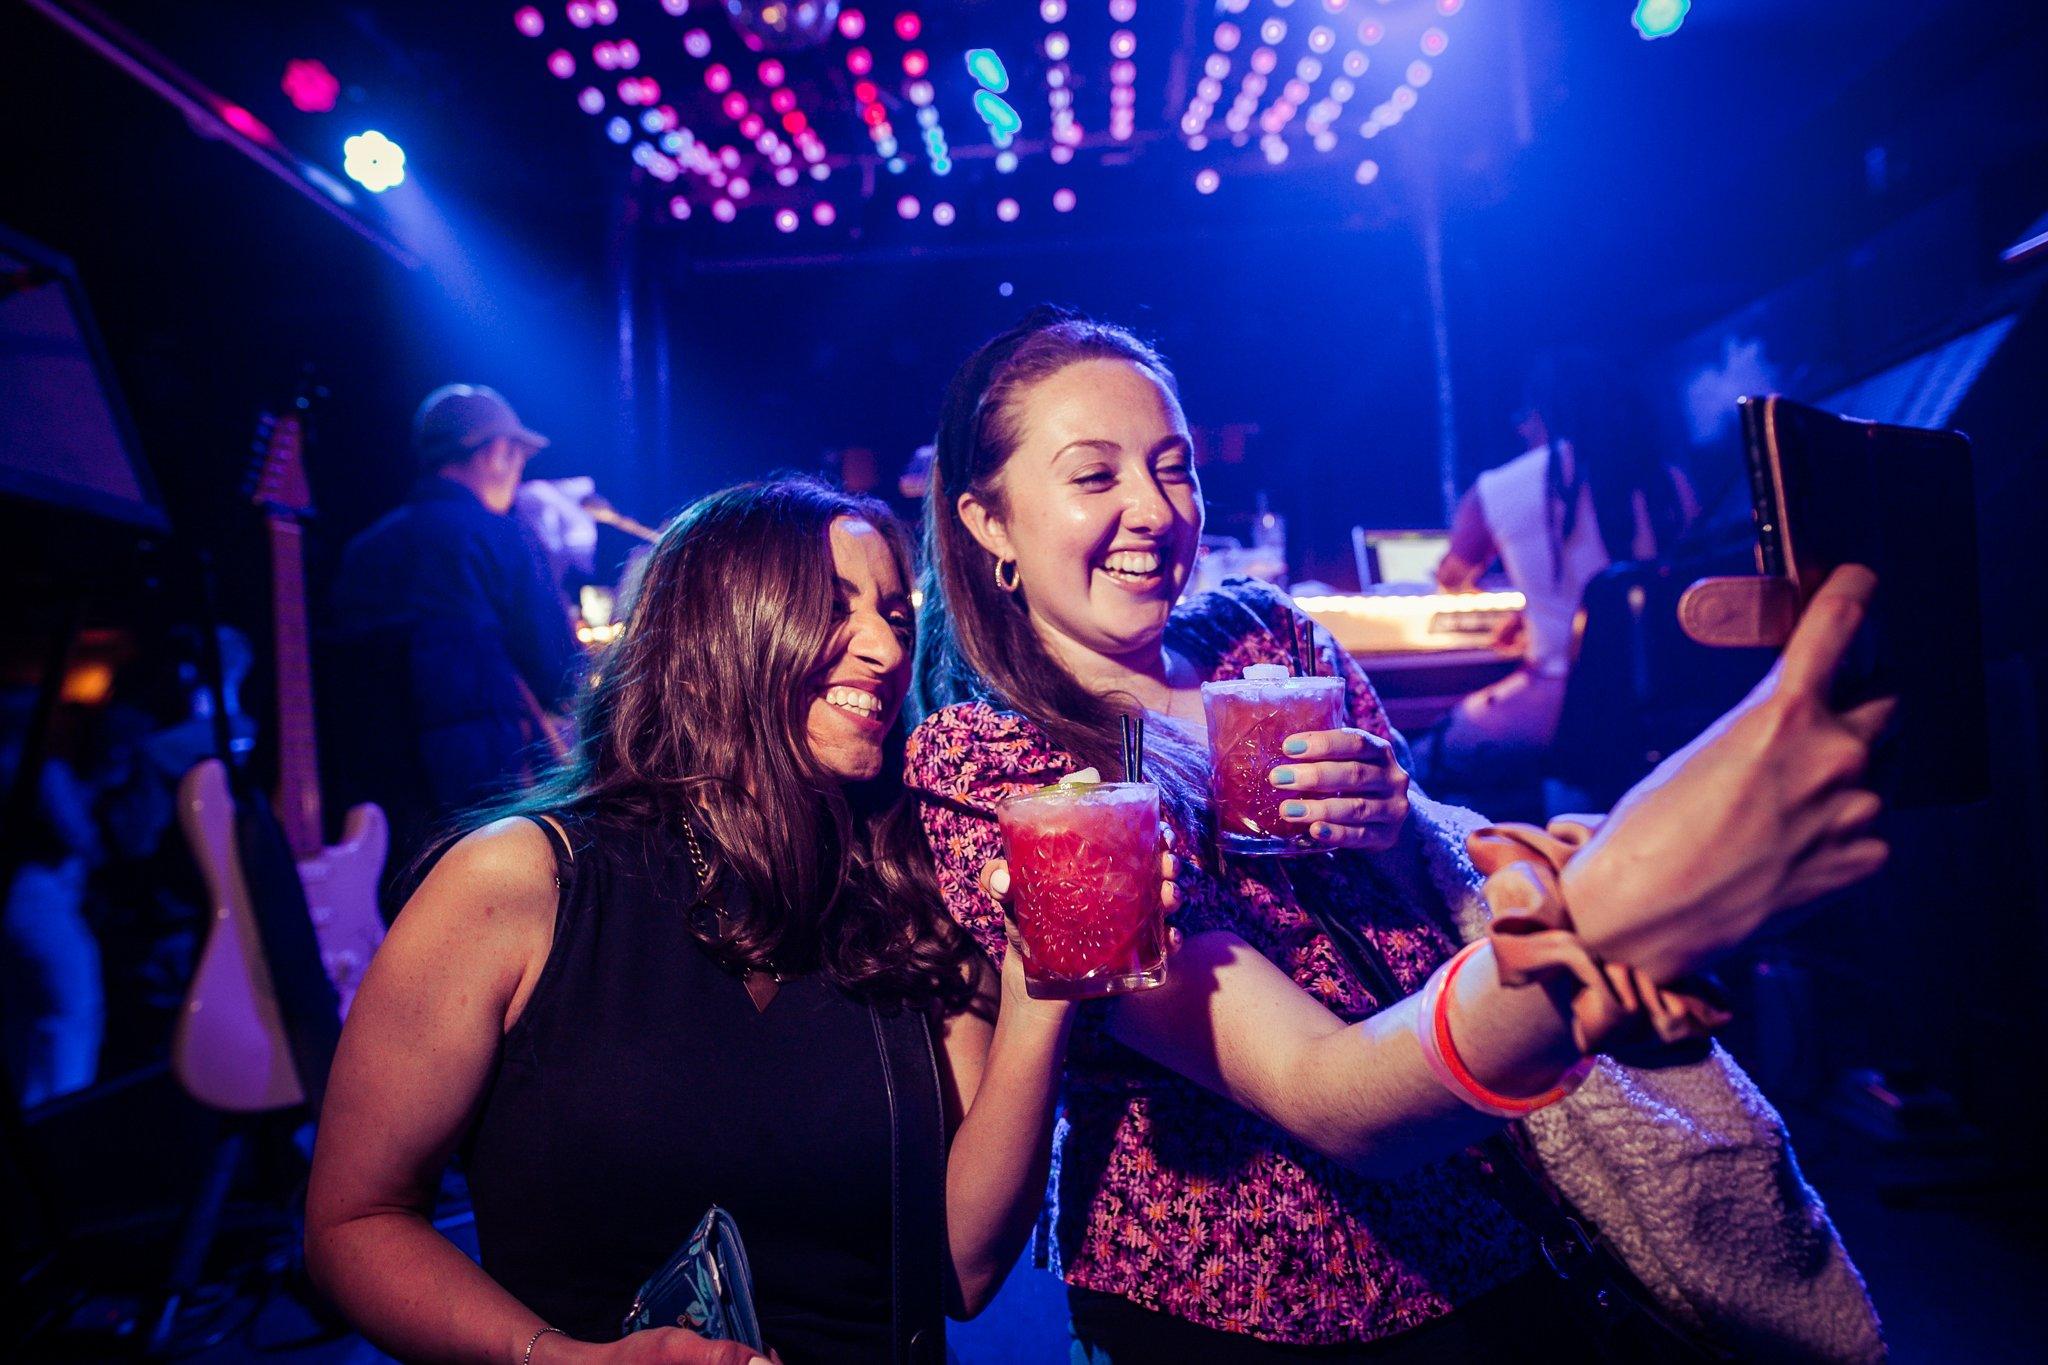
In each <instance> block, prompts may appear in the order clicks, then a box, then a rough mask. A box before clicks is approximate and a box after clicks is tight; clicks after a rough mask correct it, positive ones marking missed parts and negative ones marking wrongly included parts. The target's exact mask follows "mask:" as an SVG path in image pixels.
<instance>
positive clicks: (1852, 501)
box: [1741, 396, 1990, 806]
mask: <svg viewBox="0 0 2048 1365" xmlns="http://www.w3.org/2000/svg"><path fill="white" fill-rule="evenodd" d="M1741 407H1742V429H1743V438H1744V445H1745V447H1746V449H1747V454H1748V460H1749V473H1750V490H1751V501H1752V504H1753V507H1754V510H1755V514H1756V525H1757V553H1758V561H1759V562H1758V567H1759V568H1760V569H1761V570H1762V571H1763V572H1764V573H1766V574H1769V575H1773V576H1782V577H1787V578H1791V579H1794V580H1795V581H1796V582H1797V583H1798V585H1799V594H1800V601H1801V602H1802V603H1803V602H1804V601H1806V600H1807V598H1809V597H1810V596H1811V595H1812V594H1813V593H1814V591H1815V590H1816V589H1818V588H1819V587H1820V584H1821V581H1822V580H1823V579H1825V578H1826V577H1827V575H1828V573H1829V572H1830V571H1831V570H1833V569H1834V568H1835V567H1836V566H1837V565H1840V564H1848V563H1854V564H1863V565H1867V566H1868V567H1869V568H1870V569H1872V570H1873V571H1874V572H1875V573H1876V574H1877V577H1878V590H1877V599H1876V601H1875V602H1874V603H1873V605H1872V609H1871V613H1870V616H1869V619H1868V620H1867V622H1866V624H1865V626H1864V629H1863V631H1862V633H1861V634H1860V635H1859V637H1858V639H1857V642H1856V645H1855V647H1854V649H1853V650H1852V652H1851V654H1850V657H1849V659H1848V660H1847V661H1846V662H1845V664H1844V666H1843V669H1842V674H1841V677H1840V680H1839V684H1838V700H1841V701H1844V702H1853V701H1857V700H1862V699H1865V698H1868V697H1876V696H1885V695H1895V696H1897V697H1898V698H1899V712H1898V716H1897V718H1896V720H1895V722H1894V724H1893V726H1892V728H1891V731H1890V733H1889V735H1888V736H1887V737H1886V739H1885V741H1884V742H1883V743H1882V744H1881V745H1880V747H1879V750H1878V754H1877V760H1876V774H1875V776H1876V781H1877V785H1878V789H1879V790H1880V791H1881V792H1882V793H1883V794H1884V795H1885V797H1886V799H1887V800H1888V801H1889V802H1891V803H1892V804H1894V805H1901V806H1921V805H1954V804H1961V803H1966V802H1971V801H1977V800H1981V799H1983V798H1984V797H1985V796H1986V795H1987V793H1988V791H1989V786H1990V771H1989V768H1990V724H1989V715H1988V708H1987V702H1986V698H1985V681H1984V645H1983V615H1982V606H1981V603H1982V594H1981V593H1980V591H1979V588H1978V569H1977V507H1976V491H1975V484H1974V482H1973V480H1972V477H1971V471H1970V442H1969V439H1968V438H1967V437H1965V436H1964V435H1963V434H1962V433H1960V432H1954V431H1925V430H1921V429H1920V428H1917V427H1897V426H1886V425H1883V424H1881V423H1877V422H1859V421H1855V420H1853V419H1850V418H1847V417H1838V416H1835V415H1834V414H1832V413H1826V412H1821V411H1819V410H1818V409H1815V408H1810V407H1806V406H1803V405H1802V404H1798V403H1794V402H1790V401H1788V400H1786V399H1784V398H1779V397H1775V396H1773V397H1768V398H1745V399H1743V400H1742V404H1741Z"/></svg>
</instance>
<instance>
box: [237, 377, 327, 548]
mask: <svg viewBox="0 0 2048 1365" xmlns="http://www.w3.org/2000/svg"><path fill="white" fill-rule="evenodd" d="M311 408H312V397H311V395H310V394H309V393H301V394H300V395H299V396H298V397H297V398H296V399H294V400H293V402H292V405H291V406H290V407H288V408H286V409H285V410H284V411H283V412H281V413H269V412H266V413H264V414H263V416H262V417H260V418H259V419H257V423H256V442H255V447H254V448H255V452H256V461H255V464H254V467H253V468H252V469H251V470H250V474H249V485H248V493H249V499H250V501H252V502H254V503H255V504H256V505H257V506H258V507H260V508H262V509H263V510H264V511H265V512H268V513H270V514H271V515H273V516H283V517H289V518H291V519H292V520H294V521H304V520H305V519H306V518H308V517H310V516H312V515H313V489H312V485H311V484H310V483H309V482H308V481H307V479H306V460H305V449H306V413H307V412H308V411H309V410H310V409H311Z"/></svg>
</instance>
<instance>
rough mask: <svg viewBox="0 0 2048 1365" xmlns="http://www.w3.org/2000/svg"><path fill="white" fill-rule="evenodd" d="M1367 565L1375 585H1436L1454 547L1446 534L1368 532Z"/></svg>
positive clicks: (1366, 545) (1366, 543)
mask: <svg viewBox="0 0 2048 1365" xmlns="http://www.w3.org/2000/svg"><path fill="white" fill-rule="evenodd" d="M1365 547H1366V562H1367V564H1368V565H1369V566H1370V568H1371V572H1372V582H1374V583H1434V582H1435V581H1436V566H1437V565H1438V564H1440V563H1441V562H1443V557H1444V555H1445V553H1446V552H1448V551H1449V550H1450V548H1451V537H1450V533H1449V532H1447V531H1367V532H1366V533H1365Z"/></svg>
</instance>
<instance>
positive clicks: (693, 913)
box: [689, 900, 725, 943]
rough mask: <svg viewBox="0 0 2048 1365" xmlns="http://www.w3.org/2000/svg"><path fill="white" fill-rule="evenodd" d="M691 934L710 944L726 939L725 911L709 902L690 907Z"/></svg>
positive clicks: (704, 901)
mask: <svg viewBox="0 0 2048 1365" xmlns="http://www.w3.org/2000/svg"><path fill="white" fill-rule="evenodd" d="M689 925H690V932H691V933H693V934H695V935H696V936H697V937H698V938H700V939H703V940H705V941H707V942H710V943H717V942H719V941H721V940H722V939H724V938H725V909H724V907H722V906H718V905H714V904H712V903H711V902H710V901H708V900H700V901H698V902H697V903H696V904H694V905H692V906H691V907H690V911H689Z"/></svg>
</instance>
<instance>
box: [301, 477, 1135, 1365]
mask: <svg viewBox="0 0 2048 1365" xmlns="http://www.w3.org/2000/svg"><path fill="white" fill-rule="evenodd" d="M909 565H910V555H909V547H908V544H907V541H906V538H905V536H904V534H903V532H902V530H901V529H900V527H899V526H898V524H897V523H896V522H895V521H894V520H893V519H892V518H891V517H890V515H889V513H888V512H887V511H886V510H885V509H884V508H883V507H882V506H881V505H880V504H879V503H876V502H874V501H872V500H870V499H866V498H857V497H852V496H849V495H847V494H844V493H841V492H838V491H836V490H833V489H830V488H828V487H826V486H825V485H823V484H820V483H817V482H815V481H812V480H808V479H782V480H777V481H774V482H769V483H764V484H757V485H747V486H742V487H739V488H734V489H729V490H727V491H725V492H722V493H718V494H714V495H712V496H711V497H709V498H706V499H704V500H703V501H702V502H699V503H697V504H696V505H695V506H693V507H692V508H690V509H689V510H688V511H686V512H685V513H683V515H682V516H681V517H680V518H678V519H677V521H676V522H675V524H674V525H673V526H672V527H670V528H669V530H668V531H667V532H666V533H665V534H664V535H663V536H662V539H661V541H660V543H659V544H658V545H657V547H656V548H655V551H654V554H653V556H652V559H651V561H650V562H649V564H648V567H647V572H646V577H645V580H644V583H643V585H642V587H641V589H640V591H639V594H638V597H637V600H636V602H635V604H634V607H633V611H632V613H631V616H630V618H629V620H628V622H627V626H626V631H625V634H624V636H623V637H622V638H621V639H620V640H619V641H618V642H617V643H615V644H614V645H613V646H612V647H611V649H610V650H609V651H608V652H607V653H606V655H605V656H604V658H603V660H602V662H601V663H600V664H599V667H598V676H597V680H596V683H595V685H594V686H593V687H592V688H591V689H590V690H589V692H588V694H587V696H586V697H585V699H584V702H583V706H582V714H581V725H580V731H581V735H582V739H581V741H580V743H579V745H578V747H577V749H576V751H575V752H574V754H573V755H572V756H571V758H570V760H569V761H568V763H567V764H566V765H565V766H564V767H563V768H562V769H561V770H560V771H559V772H557V773H556V774H555V775H554V776H553V778H552V779H551V780H550V781H548V782H547V783H546V784H545V785H544V786H543V787H542V788H541V789H540V790H539V791H537V792H535V793H533V794H531V795H529V796H527V797H525V798H523V799H522V800H520V801H519V802H518V803H517V804H516V805H515V806H514V807H512V808H510V809H509V810H508V811H506V812H503V813H501V818H497V819H494V820H489V821H488V822H485V823H482V824H481V825H480V827H478V828H475V829H473V830H472V831H471V832H470V833H468V834H467V835H465V836H464V837H462V838H461V839H459V840H457V841H455V842H454V843H453V844H452V846H450V847H448V848H447V849H446V851H445V853H444V854H443V855H442V856H441V857H440V858H439V860H438V861H437V862H435V863H434V864H433V865H432V867H431V870H430V871H429V872H428V873H427V875H426V877H425V879H424V881H422V882H421V883H420V885H419V887H418V889H417V891H415V892H414V894H413V896H412V898H411V900H410V901H409V902H408V903H407V905H406V908H405V910H404V911H403V913H401V914H400V915H399V917H398V919H397V922H396V923H395V924H394V925H393V927H392V932H391V935H390V938H389V939H388V940H387V941H386V942H385V944H384V946H383V948H382V950H381V951H380V952H379V953H378V955H377V958H376V960H375V962H374V963H373V965H372V966H371V968H370V971H369V974H368V976H367V978H366V979H365V981H364V984H363V988H362V992H361V994H360V995H359V996H358V997H357V999H356V1002H355V1006H354V1008H353V1010H352V1011H351V1013H350V1015H349V1019H348V1024H347V1028H346V1030H345V1032H344V1034H343V1036H342V1041H341V1047H340V1051H339V1053H338V1054H337V1056H336V1059H335V1065H334V1071H333V1075H332V1078H331V1080H330V1083H329V1086H328V1091H327V1100H326V1105H325V1109H324V1112H323V1114H322V1119H321V1130H320V1139H319V1146H318V1151H317V1153H316V1155H315V1158H314V1168H313V1178H312V1187H311V1190H310V1193H309V1195H308V1200H307V1236H306V1247H307V1260H308V1264H309V1267H310V1269H311V1270H312V1273H313V1275H314V1277H315V1279H316V1280H317V1282H318V1283H319V1284H320V1285H321V1286H322V1287H323V1288H324V1289H325V1290H326V1291H327V1292H328V1293H329V1294H330V1295H331V1296H332V1297H333V1298H334V1300H335V1302H336V1303H337V1304H339V1305H340V1306H341V1308H342V1310H343V1311H344V1312H345V1313H347V1314H348V1316H349V1317H350V1319H351V1320H352V1321H354V1322H355V1323H356V1324H357V1325H358V1326H359V1327H360V1328H361V1329H362V1330H363V1331H364V1333H365V1334H366V1335H368V1336H369V1337H370V1338H371V1339H372V1340H373V1341H375V1342H377V1343H378V1344H379V1345H381V1346H383V1347H384V1348H385V1349H387V1350H390V1351H392V1352H393V1353H394V1354H397V1355H400V1356H402V1357H405V1358H407V1359H419V1360H456V1359H461V1360H501V1361H506V1362H512V1363H516V1365H556V1363H557V1362H569V1361H575V1360H581V1359H588V1360H593V1361H596V1360H617V1361H622V1362H637V1361H672V1362H682V1363H685V1365H698V1363H699V1362H704V1363H707V1365H741V1363H742V1362H745V1361H748V1360H750V1359H751V1358H753V1357H754V1355H755V1353H754V1352H753V1351H751V1350H749V1349H745V1348H741V1347H739V1346H736V1345H734V1344H732V1343H730V1342H723V1343H714V1342H710V1341H706V1340H704V1339H702V1338H701V1337H698V1336H695V1335H693V1334H691V1333H690V1332H687V1331H684V1330H681V1329H680V1328H676V1327H665V1328H655V1329H653V1330H647V1331H642V1332H638V1333H635V1334H633V1335H630V1336H626V1337H624V1338H623V1339H619V1337H620V1331H621V1321H622V1319H623V1318H624V1316H625V1315H626V1313H627V1311H628V1308H629V1306H631V1305H632V1303H633V1300H634V1296H635V1291H636V1289H638V1287H639V1286H640V1285H641V1283H642V1281H643V1280H645V1279H646V1278H647V1277H648V1276H649V1275H651V1274H652V1273H653V1272H654V1271H655V1270H657V1269H658V1268H660V1267H661V1266H662V1265H663V1264H664V1263H665V1262H666V1261H668V1260H669V1258H670V1257H671V1256H672V1254H673V1253H675V1252H676V1251H677V1249H678V1248H679V1247H681V1246H682V1244H683V1242H684V1240H685V1238H686V1237H687V1236H688V1235H689V1234H690V1232H691V1230H692V1228H693V1226H695V1225H696V1223H697V1222H698V1220H699V1218H700V1217H702V1216H703V1215H704V1214H705V1213H706V1210H707V1209H708V1208H709V1207H710V1206H712V1205H714V1204H716V1205H717V1206H719V1207H721V1208H723V1209H725V1210H727V1211H728V1212H730V1213H731V1214H732V1215H733V1216H734V1218H735V1219H736V1221H737V1224H738V1227H739V1229H740V1233H741V1236H742V1238H743V1239H744V1242H745V1245H746V1249H747V1253H748V1255H749V1257H750V1259H751V1262H752V1267H753V1275H754V1284H755V1289H756V1293H757V1295H758V1305H757V1306H758V1308H759V1312H760V1318H761V1323H762V1329H763V1336H764V1338H765V1341H766V1342H767V1344H768V1345H769V1346H771V1347H774V1348H775V1349H776V1350H777V1351H778V1352H779V1353H780V1355H781V1356H782V1357H783V1358H784V1359H785V1360H787V1362H788V1365H798V1362H800V1361H807V1360H808V1361H820V1360H832V1361H841V1360H866V1361H909V1360H930V1361H937V1360H940V1359H943V1357H944V1342H943V1318H944V1314H945V1313H946V1312H951V1313H952V1314H954V1315H956V1316H964V1315H971V1314H972V1313H974V1312H976V1311H978V1309H979V1308H980V1307H981V1306H982V1305H984V1304H985V1303H986V1302H987V1301H988V1299H989V1298H990V1297H991V1296H992V1295H993V1294H994V1292H995V1290H996V1288H997V1287H998V1286H999V1285H1000V1283H1001V1281H1002V1278H1003V1275H1004V1273H1005V1272H1006V1271H1007V1270H1008V1268H1009V1266H1010V1264H1011V1263H1012V1261H1013V1260H1014V1259H1015V1256H1016V1254H1017V1251H1018V1248H1019V1247H1020V1246H1021V1244H1022V1241H1023V1238H1024V1235H1025V1233H1026V1232H1027V1231H1028V1228H1029V1225H1030V1223H1031V1220H1032V1218H1033V1217H1034V1215H1035V1213H1036V1208H1037V1202H1038V1195H1039V1192H1040V1191H1041V1190H1042V1189H1043V1187H1044V1177H1045V1169H1046V1148H1047V1145H1048V1138H1049V1133H1050V1126H1051V1112H1052V1100H1053V1092H1054V1088H1055V1079H1056V1076H1057V1073H1058V1069H1059V1066H1060V1060H1061V1057H1062V1054H1063V1051H1064V1046H1065V1038H1066V1033H1067V1028H1068V1010H1067V1007H1064V1006H1060V1005H1054V1004H1049V1003H1046V1002H1040V1001H1034V1000H1031V999H1029V998H1028V997H1027V996H1026V995H1025V993H1024V990H1023V987H1022V978H1021V973H1020V972H1019V970H1018V968H1017V966H1016V964H1015V963H1007V964H1005V965H1004V966H1003V968H1002V969H1001V970H1000V972H998V970H997V969H996V968H995V967H994V966H992V965H990V964H989V963H988V962H987V961H984V960H982V959H981V958H980V957H978V955H976V954H974V953H973V952H972V950H971V947H970V946H969V944H968V943H967V941H966V939H965V936H964V935H963V934H962V933H961V932H960V931H959V930H958V929H957V928H956V927H955V926H954V924H953V922H952V921H951V920H950V919H949V918H948V917H947V916H946V914H945V913H944V910H943V909H942V907H941V905H940V903H939V900H938V897H937V893H936V888H935V886H934V883H933V877H932V866H931V860H930V857H929V855H928V853H927V852H926V850H925V845H924V841H923V838H922V835H921V833H920V832H919V829H918V826H917V819H916V814H915V811H914V810H912V809H910V808H908V807H907V805H906V803H905V801H904V799H903V793H902V787H901V784H900V756H901V752H902V743H903V732H902V728H901V726H900V725H899V724H898V717H899V714H900V712H901V708H902V704H903V700H904V696H905V693H906V692H907V690H908V685H909V681H910V658H911V649H912V643H913V638H914V619H913V614H912V610H911V605H910V590H909V577H908V575H909ZM1172 894H1173V893H1172V891H1171V884H1170V883H1169V886H1168V891H1167V895H1168V897H1169V899H1171V898H1172ZM999 999H1000V1002H1001V1012H1000V1023H998V1022H997V1011H996V1006H997V1004H998V1001H999ZM458 1151H459V1152H461V1153H462V1154H463V1158H464V1162H465V1166H466V1170H467V1174H468V1179H469V1187H470V1193H471V1195H472V1197H473V1200H474V1204H475V1210H476V1226H477V1239H478V1243H479V1245H480V1248H481V1252H482V1265H481V1267H479V1266H477V1265H475V1264H473V1263H472V1262H471V1261H470V1260H469V1259H468V1258H467V1257H466V1256H464V1255H463V1254H462V1253H461V1252H460V1251H458V1250H457V1249H456V1248H455V1246H454V1245H453V1244H451V1243H450V1242H448V1241H447V1240H446V1239H445V1238H443V1237H442V1236H441V1235H440V1233H439V1232H437V1231H436V1230H435V1228H434V1226H433V1224H432V1223H431V1221H430V1217H431V1214H432V1210H433V1203H434V1195H435V1191H436V1189H437V1188H438V1183H439V1176H440V1172H441V1169H442V1167H443V1166H444V1164H445V1163H446V1162H447V1160H448V1159H449V1157H450V1156H451V1155H453V1154H454V1153H456V1152H458ZM941 1182H943V1184H942V1183H941ZM600 1343H602V1344H600Z"/></svg>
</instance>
